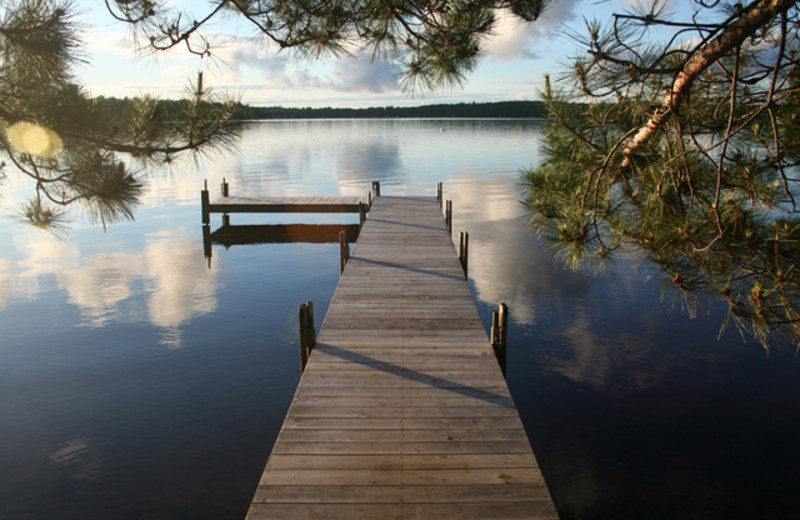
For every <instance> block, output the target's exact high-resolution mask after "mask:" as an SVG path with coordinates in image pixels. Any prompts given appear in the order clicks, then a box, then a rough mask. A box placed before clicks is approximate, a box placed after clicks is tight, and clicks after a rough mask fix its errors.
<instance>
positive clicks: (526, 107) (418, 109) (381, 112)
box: [96, 96, 547, 120]
mask: <svg viewBox="0 0 800 520" xmlns="http://www.w3.org/2000/svg"><path fill="white" fill-rule="evenodd" d="M96 102H97V103H99V104H101V105H103V106H104V107H105V109H106V110H108V112H109V113H111V114H114V115H116V116H120V117H122V116H124V114H125V113H126V112H127V111H129V110H131V108H132V106H133V104H134V100H133V99H131V98H122V99H120V98H115V97H103V96H100V97H98V98H96ZM185 104H186V101H185V100H173V99H161V100H158V102H157V105H156V106H157V110H158V111H159V112H161V116H162V117H164V118H165V119H172V118H173V117H174V118H177V117H178V115H179V114H180V113H182V111H183V110H185ZM449 117H452V118H545V117H547V106H546V105H545V103H544V102H543V101H499V102H489V103H441V104H432V105H421V106H411V107H395V106H382V107H364V108H341V107H316V108H315V107H301V108H292V107H281V106H266V107H265V106H252V105H248V104H244V103H236V105H235V107H234V110H233V115H232V119H234V120H257V119H371V118H449Z"/></svg>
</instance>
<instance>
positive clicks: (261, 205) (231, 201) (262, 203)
mask: <svg viewBox="0 0 800 520" xmlns="http://www.w3.org/2000/svg"><path fill="white" fill-rule="evenodd" d="M359 203H366V200H365V199H364V198H361V197H336V196H334V197H222V198H219V199H216V200H214V201H211V203H210V204H208V211H209V213H358V211H359Z"/></svg>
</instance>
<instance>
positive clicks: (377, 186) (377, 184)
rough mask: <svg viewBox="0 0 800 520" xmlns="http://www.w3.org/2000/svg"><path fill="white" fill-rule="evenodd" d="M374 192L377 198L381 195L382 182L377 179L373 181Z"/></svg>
mask: <svg viewBox="0 0 800 520" xmlns="http://www.w3.org/2000/svg"><path fill="white" fill-rule="evenodd" d="M372 194H373V195H374V196H375V197H376V198H377V197H380V196H381V183H380V182H378V181H375V182H373V183H372Z"/></svg>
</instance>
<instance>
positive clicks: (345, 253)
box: [339, 231, 350, 273]
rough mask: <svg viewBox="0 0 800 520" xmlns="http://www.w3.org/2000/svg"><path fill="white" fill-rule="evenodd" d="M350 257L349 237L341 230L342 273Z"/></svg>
mask: <svg viewBox="0 0 800 520" xmlns="http://www.w3.org/2000/svg"><path fill="white" fill-rule="evenodd" d="M349 259H350V245H349V244H348V243H347V238H346V237H345V236H344V231H339V268H340V271H339V272H340V273H343V272H344V267H345V265H347V260H349Z"/></svg>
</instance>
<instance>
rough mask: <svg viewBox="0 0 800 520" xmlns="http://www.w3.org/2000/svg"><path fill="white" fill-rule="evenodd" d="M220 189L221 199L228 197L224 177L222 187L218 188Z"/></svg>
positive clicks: (226, 183) (226, 182)
mask: <svg viewBox="0 0 800 520" xmlns="http://www.w3.org/2000/svg"><path fill="white" fill-rule="evenodd" d="M220 188H221V191H222V196H223V197H227V196H228V181H226V180H225V177H223V178H222V186H220Z"/></svg>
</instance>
